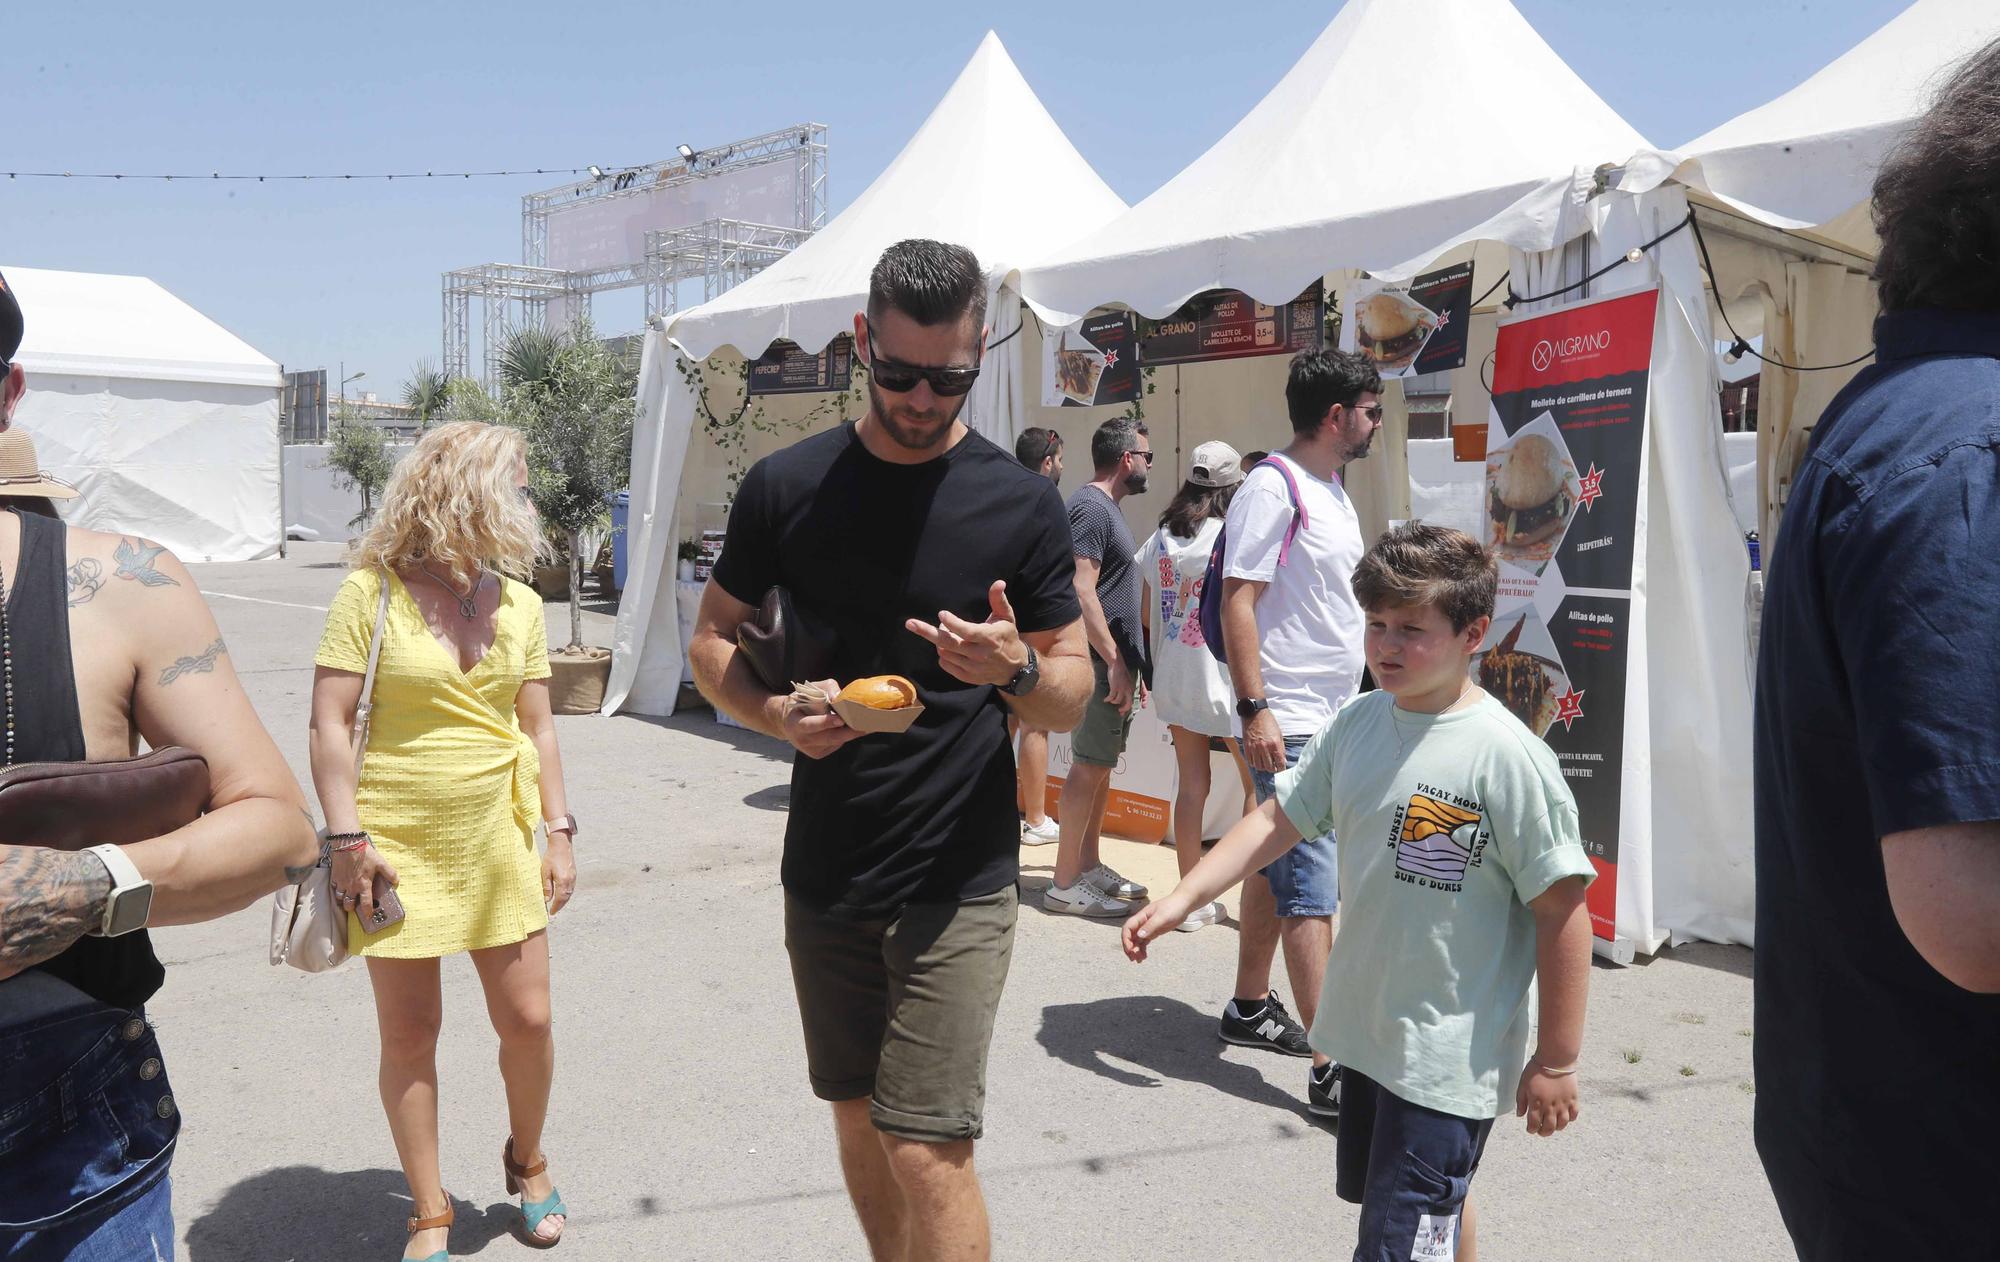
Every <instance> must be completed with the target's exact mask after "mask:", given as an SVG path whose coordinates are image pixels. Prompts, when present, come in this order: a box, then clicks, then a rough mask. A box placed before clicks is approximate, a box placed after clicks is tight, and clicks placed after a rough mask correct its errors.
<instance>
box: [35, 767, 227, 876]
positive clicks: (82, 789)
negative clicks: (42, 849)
mask: <svg viewBox="0 0 2000 1262" xmlns="http://www.w3.org/2000/svg"><path fill="white" fill-rule="evenodd" d="M208 792H209V781H208V760H207V759H206V758H203V757H202V756H201V755H200V754H197V753H196V752H194V751H193V750H192V749H186V748H183V747H182V746H179V745H169V746H167V747H166V748H164V749H156V750H153V751H152V752H151V753H147V754H141V755H139V756H138V757H136V758H114V759H111V760H108V761H105V762H24V763H19V764H16V765H15V766H12V767H7V768H5V769H0V842H4V843H5V844H7V845H10V846H46V847H48V848H49V849H51V850H87V849H89V848H90V847H92V846H102V845H114V846H126V845H131V844H132V843H133V842H139V841H145V840H147V839H149V838H152V837H159V836H162V835H164V834H166V833H170V832H173V831H174V830H175V829H178V828H183V827H185V826H187V825H188V824H192V823H193V822H194V821H195V820H197V819H199V818H201V813H202V808H203V807H204V806H206V805H207V804H208Z"/></svg>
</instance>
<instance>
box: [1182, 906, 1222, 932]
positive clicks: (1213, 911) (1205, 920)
mask: <svg viewBox="0 0 2000 1262" xmlns="http://www.w3.org/2000/svg"><path fill="white" fill-rule="evenodd" d="M1220 919H1222V904H1221V903H1210V904H1209V905H1208V906H1206V907H1197V908H1195V909H1194V910H1193V911H1191V912H1189V913H1188V918H1187V919H1186V920H1183V921H1181V922H1180V923H1179V924H1177V925H1175V926H1174V928H1176V929H1178V930H1180V931H1181V932H1182V933H1193V932H1194V931H1195V930H1197V929H1206V928H1207V927H1208V926H1210V925H1212V924H1214V923H1215V922H1216V921H1218V920H1220Z"/></svg>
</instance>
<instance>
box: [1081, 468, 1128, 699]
mask: <svg viewBox="0 0 2000 1262" xmlns="http://www.w3.org/2000/svg"><path fill="white" fill-rule="evenodd" d="M1069 531H1070V534H1071V535H1072V536H1073V537H1074V538H1075V541H1076V555H1078V556H1080V557H1085V558H1088V559H1089V560H1092V561H1095V562H1097V566H1098V569H1097V603H1098V604H1099V605H1101V606H1103V608H1104V621H1105V622H1106V623H1107V624H1108V625H1109V626H1110V628H1111V640H1112V643H1114V644H1116V645H1117V646H1118V655H1119V656H1120V657H1122V658H1124V659H1125V665H1126V666H1128V667H1130V668H1131V669H1132V670H1133V671H1135V672H1137V673H1140V674H1144V673H1146V647H1145V640H1144V638H1143V636H1142V635H1141V633H1140V630H1139V572H1138V570H1137V569H1136V568H1135V567H1134V566H1133V564H1132V556H1133V554H1134V553H1136V552H1137V551H1138V550H1139V545H1138V544H1136V543H1134V542H1133V541H1132V528H1131V527H1130V526H1127V525H1126V524H1125V514H1123V513H1121V512H1119V511H1118V505H1117V504H1115V503H1114V502H1112V499H1111V497H1110V496H1109V495H1106V494H1105V493H1104V491H1103V490H1102V489H1100V488H1099V487H1096V486H1094V485H1089V484H1086V485H1084V486H1081V487H1079V488H1077V491H1076V494H1074V495H1072V496H1070V497H1069Z"/></svg>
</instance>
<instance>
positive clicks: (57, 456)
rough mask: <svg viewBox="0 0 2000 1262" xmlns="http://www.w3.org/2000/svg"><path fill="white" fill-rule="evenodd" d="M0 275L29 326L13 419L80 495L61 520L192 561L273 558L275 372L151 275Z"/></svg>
mask: <svg viewBox="0 0 2000 1262" xmlns="http://www.w3.org/2000/svg"><path fill="white" fill-rule="evenodd" d="M0 271H4V274H5V275H6V277H7V283H8V284H9V285H10V286H12V287H13V289H14V292H15V295H16V296H17V297H18V298H19V299H20V302H21V310H22V315H23V319H24V322H25V324H26V337H25V339H24V340H23V341H22V343H21V351H20V354H19V355H18V356H17V359H18V361H19V362H20V364H21V366H22V368H23V369H24V371H25V372H26V374H27V381H28V393H27V397H26V398H25V399H23V401H22V403H21V409H20V412H19V413H18V415H17V416H16V420H17V422H18V423H19V424H20V425H21V427H22V428H23V429H24V430H27V431H28V432H29V433H30V434H32V435H33V436H34V439H35V448H36V451H37V453H38V454H39V455H40V457H41V462H42V467H43V468H45V469H46V470H48V471H49V472H51V473H53V474H55V475H56V476H58V477H60V478H63V479H65V480H66V481H69V482H73V483H75V484H76V487H77V489H78V491H79V492H80V493H79V495H78V496H77V498H76V499H75V500H73V501H70V503H69V504H68V505H67V506H66V507H65V509H64V516H65V517H66V518H67V519H68V520H70V521H71V522H73V523H75V524H77V525H80V526H86V527H91V528H94V529H100V530H113V531H123V532H128V533H132V534H143V535H146V536H149V537H151V538H153V539H156V540H158V541H159V542H160V543H163V544H165V545H166V546H167V547H169V548H171V549H172V550H173V551H174V552H175V553H176V554H177V555H179V556H180V557H182V558H183V559H184V560H190V561H247V560H253V559H256V558H258V557H264V556H271V555H274V554H276V552H277V551H278V547H279V545H280V543H281V541H282V531H281V526H280V522H279V517H280V505H279V435H278V391H279V388H280V387H281V386H282V385H283V384H284V374H283V372H282V371H281V370H280V368H279V367H278V365H277V364H276V363H274V362H273V361H272V360H270V359H268V358H266V357H265V356H263V355H261V354H259V353H258V352H257V351H256V350H255V349H254V348H253V347H251V346H250V345H249V344H248V343H246V342H244V341H243V340H242V339H241V338H238V337H237V336H236V335H234V334H232V333H230V332H229V331H228V330H227V329H225V328H223V327H222V326H221V325H219V324H217V323H216V322H215V321H213V320H211V319H209V318H208V317H207V316H205V315H203V314H202V313H201V312H199V311H197V310H195V309H194V308H193V307H191V306H189V305H188V304H187V303H185V302H183V301H181V300H180V299H179V298H176V297H175V296H174V295H173V294H171V293H169V292H167V291H166V290H165V289H164V288H162V287H161V286H160V285H159V284H157V283H155V282H154V281H151V280H148V279H147V278H145V277H143V276H107V275H98V274H94V273H86V272H56V271H42V270H39V269H35V268H28V267H7V268H4V269H0Z"/></svg>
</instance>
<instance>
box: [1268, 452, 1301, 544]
mask: <svg viewBox="0 0 2000 1262" xmlns="http://www.w3.org/2000/svg"><path fill="white" fill-rule="evenodd" d="M1271 455H1272V456H1277V459H1275V460H1274V459H1272V458H1271V457H1270V456H1267V457H1265V459H1264V461H1263V463H1264V464H1268V465H1270V466H1272V467H1273V468H1275V469H1277V471H1278V476H1279V477H1281V478H1283V479H1284V480H1285V492H1286V494H1288V495H1290V496H1291V497H1292V525H1291V528H1290V529H1288V530H1287V531H1285V541H1284V542H1283V543H1281V544H1279V545H1278V564H1279V565H1288V564H1290V563H1291V559H1292V540H1294V539H1296V538H1298V537H1299V531H1301V530H1303V529H1305V528H1307V527H1309V526H1311V525H1312V519H1311V518H1310V517H1308V516H1307V515H1306V501H1305V497H1304V496H1302V495H1300V494H1299V483H1298V479H1296V478H1294V477H1293V476H1292V465H1291V461H1290V460H1288V459H1286V458H1285V457H1283V456H1280V455H1278V453H1277V452H1272V453H1271Z"/></svg>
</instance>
